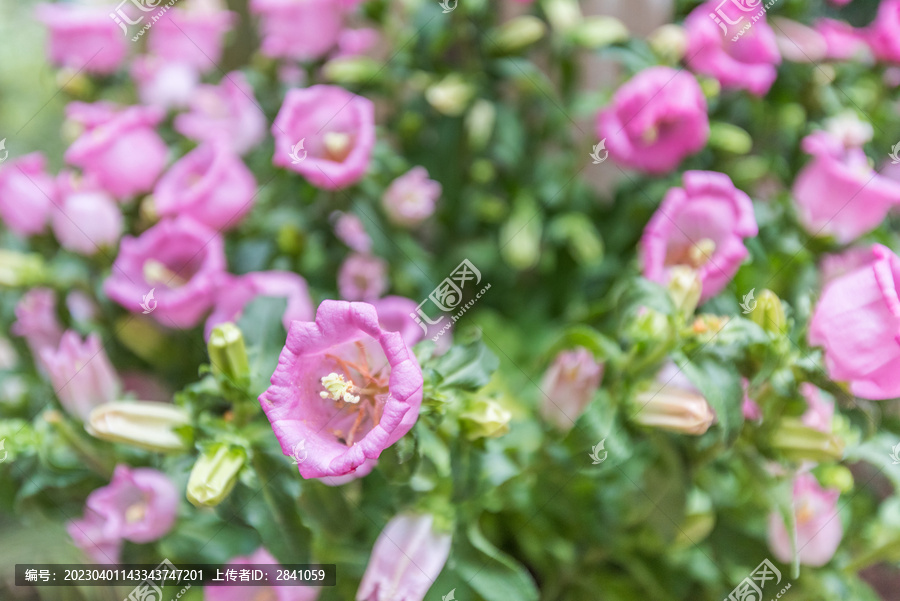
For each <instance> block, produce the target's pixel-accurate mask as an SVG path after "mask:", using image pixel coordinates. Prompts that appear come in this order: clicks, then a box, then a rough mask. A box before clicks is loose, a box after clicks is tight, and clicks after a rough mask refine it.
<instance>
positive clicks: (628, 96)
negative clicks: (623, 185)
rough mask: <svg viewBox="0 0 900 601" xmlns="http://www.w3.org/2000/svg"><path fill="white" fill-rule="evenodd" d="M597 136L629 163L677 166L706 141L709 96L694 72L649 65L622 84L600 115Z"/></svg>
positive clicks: (655, 168)
mask: <svg viewBox="0 0 900 601" xmlns="http://www.w3.org/2000/svg"><path fill="white" fill-rule="evenodd" d="M597 136H598V137H599V138H601V139H605V140H606V147H607V148H608V149H609V153H610V155H611V156H612V157H613V158H614V159H615V160H616V161H618V162H620V163H621V164H623V165H625V166H627V167H631V168H633V169H638V170H641V171H645V172H647V173H665V172H667V171H671V170H672V169H674V168H675V167H677V166H678V164H679V163H680V162H681V160H682V159H683V158H685V157H686V156H689V155H691V154H694V153H696V152H698V151H699V150H701V149H702V148H703V147H704V146H705V145H706V140H707V138H709V117H708V116H707V114H706V98H705V97H704V96H703V91H702V90H701V89H700V84H698V83H697V80H696V79H695V78H694V76H693V75H691V74H690V73H686V72H684V71H676V70H675V69H671V68H669V67H650V68H649V69H644V70H643V71H641V72H640V73H638V74H637V75H635V76H634V77H633V78H631V80H629V81H628V82H627V83H625V84H624V85H623V86H622V87H620V88H619V89H618V90H616V93H615V94H614V95H613V98H612V103H611V105H610V106H609V107H608V108H607V109H606V110H604V111H602V112H601V113H600V114H599V115H598V117H597Z"/></svg>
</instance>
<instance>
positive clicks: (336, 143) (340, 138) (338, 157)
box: [324, 131, 351, 163]
mask: <svg viewBox="0 0 900 601" xmlns="http://www.w3.org/2000/svg"><path fill="white" fill-rule="evenodd" d="M324 142H325V157H326V158H327V159H329V160H332V161H335V162H337V163H341V162H343V161H344V159H346V158H347V155H349V154H350V150H351V139H350V134H344V133H340V132H336V131H330V132H328V133H327V134H325V139H324Z"/></svg>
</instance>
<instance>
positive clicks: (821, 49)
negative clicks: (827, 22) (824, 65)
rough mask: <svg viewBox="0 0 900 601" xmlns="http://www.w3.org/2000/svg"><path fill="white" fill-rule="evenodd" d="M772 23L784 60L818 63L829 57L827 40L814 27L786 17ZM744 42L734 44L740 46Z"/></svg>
mask: <svg viewBox="0 0 900 601" xmlns="http://www.w3.org/2000/svg"><path fill="white" fill-rule="evenodd" d="M772 23H773V24H774V25H775V29H774V34H775V44H776V46H777V48H778V53H779V54H780V55H781V57H782V58H783V59H784V60H786V61H790V62H792V63H813V62H815V63H817V62H819V61H821V60H823V59H824V58H826V57H827V56H828V42H827V40H826V39H825V37H824V36H823V35H822V34H821V33H819V32H818V31H816V30H815V29H813V28H812V27H807V26H806V25H804V24H802V23H799V22H797V21H794V20H792V19H785V18H784V17H774V18H773V19H772ZM742 40H743V38H742V39H741V40H738V41H737V42H734V43H735V44H740V43H741V41H742ZM726 43H728V42H726Z"/></svg>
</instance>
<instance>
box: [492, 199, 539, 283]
mask: <svg viewBox="0 0 900 601" xmlns="http://www.w3.org/2000/svg"><path fill="white" fill-rule="evenodd" d="M538 210H539V209H538V208H537V207H536V206H535V205H534V203H533V202H531V201H530V200H524V201H519V202H518V203H516V208H515V209H514V210H513V213H512V215H510V217H509V219H508V220H507V221H506V223H505V224H503V227H502V228H501V229H500V244H501V245H502V246H501V248H500V255H501V256H502V257H503V259H504V260H505V261H506V262H507V263H508V264H509V265H510V267H512V268H513V269H517V270H519V271H525V270H526V269H531V268H532V267H534V266H535V265H537V262H538V260H539V259H540V258H541V233H542V230H543V228H542V227H541V221H542V219H541V216H540V215H538V214H537V213H538Z"/></svg>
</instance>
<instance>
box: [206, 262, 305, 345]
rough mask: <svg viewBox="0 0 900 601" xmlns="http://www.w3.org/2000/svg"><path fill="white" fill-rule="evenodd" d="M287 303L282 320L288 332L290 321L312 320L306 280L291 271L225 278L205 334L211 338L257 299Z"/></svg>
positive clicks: (260, 272)
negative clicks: (280, 299) (215, 330)
mask: <svg viewBox="0 0 900 601" xmlns="http://www.w3.org/2000/svg"><path fill="white" fill-rule="evenodd" d="M261 296H263V297H275V298H284V299H286V300H287V306H286V308H285V310H284V314H283V315H282V318H281V323H282V324H283V325H284V329H285V330H290V329H291V322H292V321H294V320H297V321H311V320H312V319H313V318H314V317H315V311H314V310H313V304H312V299H310V297H309V288H308V287H307V285H306V280H304V279H303V278H302V277H300V276H299V275H297V274H295V273H291V272H289V271H257V272H254V273H248V274H246V275H241V276H231V275H227V274H226V275H224V276H223V277H222V278H221V281H220V282H219V284H218V286H217V291H216V304H215V307H214V308H213V312H212V313H211V314H210V316H209V317H208V318H207V320H206V326H205V328H204V335H205V336H206V338H207V339H209V335H210V333H211V332H212V330H213V328H214V327H216V326H217V325H219V324H220V323H225V322H226V321H232V322H233V321H237V320H238V319H240V318H241V314H242V312H243V311H244V307H245V306H246V305H247V303H249V302H250V301H252V300H254V299H255V298H258V297H261Z"/></svg>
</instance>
